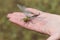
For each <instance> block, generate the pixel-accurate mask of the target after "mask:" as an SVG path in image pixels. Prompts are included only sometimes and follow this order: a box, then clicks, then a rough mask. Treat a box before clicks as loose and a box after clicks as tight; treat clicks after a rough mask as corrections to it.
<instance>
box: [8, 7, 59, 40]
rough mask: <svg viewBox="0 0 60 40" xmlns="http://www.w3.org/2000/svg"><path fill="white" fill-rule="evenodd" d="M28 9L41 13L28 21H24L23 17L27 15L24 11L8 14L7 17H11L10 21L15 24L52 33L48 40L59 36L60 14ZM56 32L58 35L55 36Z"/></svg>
mask: <svg viewBox="0 0 60 40" xmlns="http://www.w3.org/2000/svg"><path fill="white" fill-rule="evenodd" d="M26 10H28V11H30V12H32V13H34V14H38V13H40V15H39V16H38V17H36V18H34V19H32V20H31V21H29V22H27V23H26V22H24V20H23V18H25V17H26V16H25V15H24V13H22V12H13V13H10V14H8V15H7V17H8V18H9V21H11V22H13V23H15V24H18V25H20V26H22V27H24V28H27V29H30V30H34V31H38V32H41V33H46V34H49V35H51V37H49V38H48V39H47V40H50V39H53V40H55V39H57V38H58V36H59V34H60V32H59V30H60V29H59V28H60V24H59V23H60V16H59V15H55V14H50V13H45V12H42V11H39V10H36V9H32V8H26ZM58 33H59V34H58ZM55 34H56V35H57V36H56V37H55Z"/></svg>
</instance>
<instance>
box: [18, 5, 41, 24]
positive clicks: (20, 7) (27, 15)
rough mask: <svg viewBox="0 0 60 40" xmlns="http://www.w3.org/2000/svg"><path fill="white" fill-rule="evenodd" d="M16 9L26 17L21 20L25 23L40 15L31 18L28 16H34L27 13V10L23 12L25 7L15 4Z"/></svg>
mask: <svg viewBox="0 0 60 40" xmlns="http://www.w3.org/2000/svg"><path fill="white" fill-rule="evenodd" d="M17 7H18V8H19V9H20V10H21V11H22V12H23V13H24V14H25V15H26V18H24V19H23V20H24V22H26V23H27V22H29V21H31V20H32V19H33V18H35V17H37V16H39V14H40V13H39V14H35V15H33V16H31V15H29V14H34V13H32V12H29V11H28V10H25V9H26V8H27V7H25V6H22V5H19V4H17Z"/></svg>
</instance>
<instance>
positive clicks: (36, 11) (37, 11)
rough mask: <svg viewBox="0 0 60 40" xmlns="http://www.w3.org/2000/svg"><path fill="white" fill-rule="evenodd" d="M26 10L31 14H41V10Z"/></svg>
mask: <svg viewBox="0 0 60 40" xmlns="http://www.w3.org/2000/svg"><path fill="white" fill-rule="evenodd" d="M26 10H27V11H30V12H32V13H34V14H39V13H40V11H39V10H37V9H33V8H26Z"/></svg>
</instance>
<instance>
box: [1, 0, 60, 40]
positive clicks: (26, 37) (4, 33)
mask: <svg viewBox="0 0 60 40" xmlns="http://www.w3.org/2000/svg"><path fill="white" fill-rule="evenodd" d="M18 3H19V4H22V5H25V6H27V7H31V8H36V9H39V10H42V11H44V12H50V13H54V14H60V0H0V40H46V39H47V38H48V37H49V36H48V35H45V34H40V33H38V32H35V31H31V30H28V29H25V28H22V27H20V26H18V25H16V24H14V23H11V22H10V21H9V20H8V19H7V17H6V16H7V14H8V13H10V12H18V11H20V10H19V9H18V8H17V6H16V4H18Z"/></svg>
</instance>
